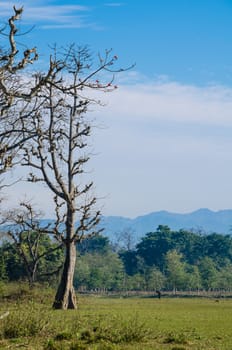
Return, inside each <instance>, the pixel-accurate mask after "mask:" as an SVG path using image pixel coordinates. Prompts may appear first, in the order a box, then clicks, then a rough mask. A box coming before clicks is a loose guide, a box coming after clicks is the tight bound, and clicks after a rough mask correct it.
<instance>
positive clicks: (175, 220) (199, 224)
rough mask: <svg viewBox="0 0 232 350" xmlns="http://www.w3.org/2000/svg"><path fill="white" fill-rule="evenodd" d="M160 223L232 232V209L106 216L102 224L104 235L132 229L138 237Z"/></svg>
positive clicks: (171, 226) (175, 226) (185, 227)
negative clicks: (133, 216) (131, 216)
mask: <svg viewBox="0 0 232 350" xmlns="http://www.w3.org/2000/svg"><path fill="white" fill-rule="evenodd" d="M159 225H168V226H169V227H170V228H171V229H172V230H180V229H191V230H192V229H193V230H195V231H196V230H202V231H203V232H205V233H212V232H217V233H223V234H230V233H232V210H231V209H228V210H219V211H212V210H209V209H199V210H196V211H194V212H192V213H187V214H177V213H171V212H168V211H158V212H153V213H150V214H147V215H143V216H138V217H136V218H134V219H130V218H126V217H121V216H104V217H103V219H102V222H101V226H103V227H104V228H105V231H104V235H106V236H108V237H109V238H113V236H114V233H115V232H116V233H117V232H121V231H124V230H128V229H130V230H132V231H133V232H134V235H135V236H136V238H140V237H142V236H145V234H146V233H147V232H152V231H153V232H154V231H155V230H156V228H157V227H158V226H159Z"/></svg>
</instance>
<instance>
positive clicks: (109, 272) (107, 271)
mask: <svg viewBox="0 0 232 350" xmlns="http://www.w3.org/2000/svg"><path fill="white" fill-rule="evenodd" d="M79 261H80V268H79V267H78V268H77V269H76V270H75V278H74V284H75V287H77V288H79V289H85V288H86V289H87V290H91V289H100V290H114V291H115V290H120V289H121V288H123V277H124V273H123V264H122V262H121V260H120V259H119V257H118V255H117V254H116V253H113V252H108V253H106V254H98V253H87V254H85V255H82V256H80V257H79Z"/></svg>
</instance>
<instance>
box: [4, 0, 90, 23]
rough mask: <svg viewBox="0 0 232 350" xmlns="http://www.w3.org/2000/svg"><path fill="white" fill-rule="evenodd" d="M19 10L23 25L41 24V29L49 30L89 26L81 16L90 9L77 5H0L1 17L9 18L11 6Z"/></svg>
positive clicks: (39, 3) (27, 2)
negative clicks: (20, 10) (21, 10)
mask: <svg viewBox="0 0 232 350" xmlns="http://www.w3.org/2000/svg"><path fill="white" fill-rule="evenodd" d="M14 5H15V6H16V8H19V7H21V6H23V7H24V9H25V11H24V13H23V21H24V23H27V22H30V23H33V24H36V23H38V22H39V23H40V24H41V23H42V25H41V26H40V27H41V28H42V29H50V28H60V27H62V28H80V27H87V26H90V25H91V24H90V23H88V22H87V20H86V18H85V16H84V15H83V14H85V13H88V12H89V11H90V8H89V7H87V6H79V5H68V4H67V5H49V4H48V3H44V2H43V1H42V2H37V4H35V3H34V4H33V3H32V2H29V1H24V3H23V4H22V2H21V1H15V2H14V3H13V2H12V3H11V2H2V3H0V10H1V16H2V17H5V16H9V15H11V14H12V9H13V6H14Z"/></svg>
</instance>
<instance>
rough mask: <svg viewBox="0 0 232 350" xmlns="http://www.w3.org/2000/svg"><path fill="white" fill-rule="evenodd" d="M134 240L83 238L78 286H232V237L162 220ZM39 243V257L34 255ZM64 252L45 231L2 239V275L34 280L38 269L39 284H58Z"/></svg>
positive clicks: (138, 288) (118, 288) (114, 288)
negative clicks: (177, 226) (174, 227)
mask: <svg viewBox="0 0 232 350" xmlns="http://www.w3.org/2000/svg"><path fill="white" fill-rule="evenodd" d="M130 234H132V233H130ZM119 236H120V235H119ZM125 237H126V238H127V239H126V240H125ZM123 238H124V239H123ZM131 239H133V237H131V236H130V235H125V232H124V233H123V232H122V233H121V239H119V241H120V244H112V243H111V242H110V241H109V239H108V238H107V237H106V236H103V235H100V234H98V235H96V236H94V237H92V238H89V239H87V240H84V241H83V242H81V243H79V244H78V245H77V254H78V264H77V266H76V269H75V275H74V286H75V287H76V289H78V290H79V291H91V290H107V291H127V290H135V291H156V290H183V291H188V290H226V291H230V290H232V236H230V235H222V234H218V233H211V234H208V235H205V234H201V233H195V232H192V231H187V230H179V231H172V230H171V229H170V228H169V227H168V226H163V225H160V226H159V227H158V228H157V229H156V231H154V232H149V233H147V234H146V235H145V236H144V237H142V238H141V239H140V241H139V242H138V243H137V244H136V245H134V246H130V244H129V243H128V242H130V240H131ZM35 244H36V245H37V256H35V255H31V250H32V247H33V246H35ZM63 254H64V252H63V248H62V246H60V245H59V244H58V243H57V242H55V241H54V240H53V239H52V238H51V237H49V236H48V235H41V233H40V234H39V237H38V233H36V232H30V237H29V236H28V233H25V235H24V236H22V239H21V241H20V243H19V242H14V241H12V240H9V239H8V240H2V243H1V247H0V279H1V281H21V280H28V282H29V283H31V282H32V281H31V279H30V269H34V270H35V271H34V280H33V283H36V282H42V283H46V284H49V285H54V286H55V285H56V284H57V280H58V278H59V274H60V271H61V267H62V261H63Z"/></svg>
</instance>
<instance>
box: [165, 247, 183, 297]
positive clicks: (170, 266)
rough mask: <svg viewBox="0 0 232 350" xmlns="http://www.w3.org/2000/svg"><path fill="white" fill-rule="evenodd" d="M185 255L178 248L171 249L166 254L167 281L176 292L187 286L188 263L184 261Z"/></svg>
mask: <svg viewBox="0 0 232 350" xmlns="http://www.w3.org/2000/svg"><path fill="white" fill-rule="evenodd" d="M182 258H183V255H182V254H180V253H178V252H177V251H176V250H170V251H169V252H168V253H167V254H166V275H167V282H168V284H169V285H170V287H171V288H172V289H173V291H174V292H175V291H176V290H177V289H185V287H186V279H187V275H186V264H185V263H184V262H183V261H182Z"/></svg>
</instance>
